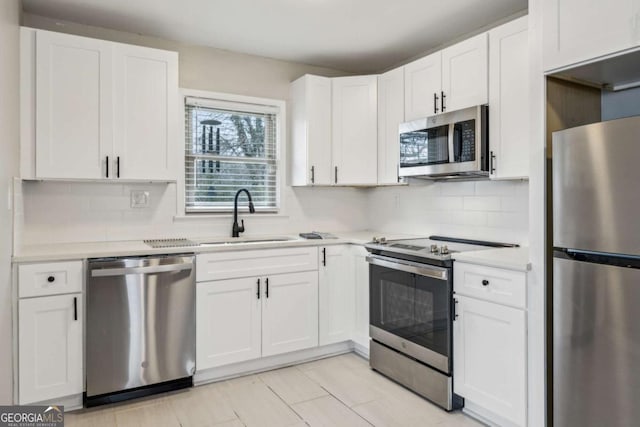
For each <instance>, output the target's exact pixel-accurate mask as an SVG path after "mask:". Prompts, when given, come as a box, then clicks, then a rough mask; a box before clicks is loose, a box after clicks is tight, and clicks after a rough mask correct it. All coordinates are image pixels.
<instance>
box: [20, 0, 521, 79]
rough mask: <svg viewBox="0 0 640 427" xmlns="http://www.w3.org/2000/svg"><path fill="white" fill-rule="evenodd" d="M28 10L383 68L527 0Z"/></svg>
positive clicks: (63, 3) (239, 0) (125, 3)
mask: <svg viewBox="0 0 640 427" xmlns="http://www.w3.org/2000/svg"><path fill="white" fill-rule="evenodd" d="M23 8H24V11H25V12H26V13H32V14H36V15H43V16H47V17H50V18H55V19H60V20H66V21H73V22H77V23H81V24H87V25H94V26H100V27H106V28H111V29H115V30H121V31H127V32H132V33H139V34H144V35H149V36H156V37H160V38H164V39H169V40H175V41H179V42H182V43H187V44H194V45H202V46H210V47H216V48H220V49H226V50H231V51H235V52H242V53H248V54H252V55H260V56H266V57H271V58H277V59H282V60H287V61H295V62H303V63H307V64H313V65H319V66H324V67H329V68H334V69H337V70H343V71H348V72H352V73H371V72H380V71H383V70H385V69H388V68H390V67H392V66H394V65H397V64H399V63H401V62H403V61H406V60H408V59H410V58H413V57H415V56H417V55H419V54H421V53H424V52H427V51H429V50H431V49H434V48H436V47H437V46H439V45H441V44H443V43H446V42H448V41H450V40H452V39H455V38H457V37H460V36H462V35H464V34H467V33H470V32H473V31H474V30H477V29H479V28H482V27H484V26H486V25H489V24H491V23H493V22H495V21H498V20H500V19H502V18H505V17H507V16H509V15H512V14H514V13H517V12H519V11H522V10H524V9H526V8H527V0H224V1H223V0H108V1H105V0H23Z"/></svg>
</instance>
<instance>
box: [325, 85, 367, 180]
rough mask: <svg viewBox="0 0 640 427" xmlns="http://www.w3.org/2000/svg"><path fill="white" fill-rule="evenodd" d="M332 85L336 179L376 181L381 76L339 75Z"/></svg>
mask: <svg viewBox="0 0 640 427" xmlns="http://www.w3.org/2000/svg"><path fill="white" fill-rule="evenodd" d="M331 86H332V129H333V138H332V139H333V140H332V150H331V151H332V159H333V162H332V163H333V175H334V176H333V182H334V184H340V185H375V184H376V183H377V181H378V172H377V169H378V167H377V166H378V162H377V152H378V149H377V145H378V101H377V96H378V95H377V88H378V78H377V76H355V77H338V78H334V79H332V81H331Z"/></svg>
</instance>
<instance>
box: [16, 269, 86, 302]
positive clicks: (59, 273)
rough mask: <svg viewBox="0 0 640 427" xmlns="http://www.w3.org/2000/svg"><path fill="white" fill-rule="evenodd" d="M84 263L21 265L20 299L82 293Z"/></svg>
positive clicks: (19, 275) (19, 271) (19, 278)
mask: <svg viewBox="0 0 640 427" xmlns="http://www.w3.org/2000/svg"><path fill="white" fill-rule="evenodd" d="M82 271H83V267H82V261H67V262H51V263H45V264H20V265H19V266H18V295H19V297H20V298H25V297H37V296H44V295H57V294H68V293H72V292H82V279H83V275H82Z"/></svg>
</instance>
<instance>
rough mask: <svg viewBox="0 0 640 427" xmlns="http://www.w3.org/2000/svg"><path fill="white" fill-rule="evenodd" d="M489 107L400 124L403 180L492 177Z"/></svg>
mask: <svg viewBox="0 0 640 427" xmlns="http://www.w3.org/2000/svg"><path fill="white" fill-rule="evenodd" d="M488 115H489V108H488V107H487V106H486V105H479V106H476V107H471V108H467V109H464V110H458V111H452V112H450V113H444V114H439V115H437V116H432V117H428V118H426V119H420V120H414V121H411V122H407V123H402V124H401V125H400V129H399V130H400V170H399V176H400V177H409V176H413V177H419V178H428V179H478V178H488V177H489V132H488V130H489V129H488V123H489V116H488Z"/></svg>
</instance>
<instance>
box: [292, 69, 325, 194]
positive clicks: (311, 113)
mask: <svg viewBox="0 0 640 427" xmlns="http://www.w3.org/2000/svg"><path fill="white" fill-rule="evenodd" d="M291 141H292V143H291V146H292V154H291V161H292V166H291V167H292V171H291V185H294V186H296V185H314V184H315V185H330V184H331V182H332V180H331V178H332V173H331V79H330V78H328V77H320V76H313V75H309V74H307V75H305V76H302V77H300V78H299V79H298V80H296V81H295V82H293V83H292V84H291Z"/></svg>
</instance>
